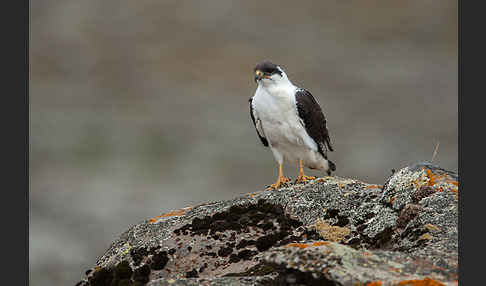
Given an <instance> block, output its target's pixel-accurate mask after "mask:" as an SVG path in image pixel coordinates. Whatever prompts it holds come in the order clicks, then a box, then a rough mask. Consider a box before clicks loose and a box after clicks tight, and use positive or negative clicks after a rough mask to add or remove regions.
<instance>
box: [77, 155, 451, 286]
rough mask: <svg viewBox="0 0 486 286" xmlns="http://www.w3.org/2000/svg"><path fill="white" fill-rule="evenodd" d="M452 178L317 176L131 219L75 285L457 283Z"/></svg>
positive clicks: (414, 173)
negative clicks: (381, 180) (378, 181)
mask: <svg viewBox="0 0 486 286" xmlns="http://www.w3.org/2000/svg"><path fill="white" fill-rule="evenodd" d="M458 186H459V183H458V176H457V174H455V173H452V172H449V171H447V170H443V169H441V168H440V167H438V166H435V165H432V164H430V163H417V164H414V165H411V166H408V167H405V168H403V169H401V170H398V171H397V172H395V173H394V174H393V175H392V176H390V178H388V179H387V181H386V182H385V184H384V185H383V186H380V185H372V184H367V183H364V182H360V181H358V180H353V179H347V178H339V177H323V178H318V179H316V180H313V181H310V182H308V183H306V184H292V183H289V184H287V185H286V186H285V187H283V188H281V189H279V190H277V191H261V192H256V193H251V194H248V195H245V196H242V197H238V198H235V199H233V200H228V201H220V202H208V203H204V204H200V205H197V206H191V207H187V208H183V209H180V210H174V211H171V212H168V213H165V214H162V215H160V216H157V217H154V218H152V219H149V220H147V221H145V222H142V223H140V224H137V225H134V226H132V227H131V228H130V229H129V230H128V231H126V232H125V233H123V234H121V236H120V237H119V238H118V239H117V240H116V241H114V242H113V243H112V244H111V246H110V247H109V249H108V250H107V251H106V252H105V253H104V254H103V255H102V256H101V257H100V258H99V259H98V261H97V263H96V265H95V267H93V268H92V269H90V270H88V271H87V272H86V275H85V276H84V277H83V279H82V280H81V281H80V282H79V283H78V284H77V285H113V286H115V285H151V286H158V285H369V286H372V285H457V267H458V233H457V223H458V195H459V192H458Z"/></svg>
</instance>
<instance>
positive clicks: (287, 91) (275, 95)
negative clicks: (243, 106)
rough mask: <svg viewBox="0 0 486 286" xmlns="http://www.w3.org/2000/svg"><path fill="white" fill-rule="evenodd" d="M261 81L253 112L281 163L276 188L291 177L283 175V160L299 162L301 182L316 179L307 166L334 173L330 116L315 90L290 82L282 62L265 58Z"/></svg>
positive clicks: (256, 74) (257, 77)
mask: <svg viewBox="0 0 486 286" xmlns="http://www.w3.org/2000/svg"><path fill="white" fill-rule="evenodd" d="M254 79H255V82H256V83H257V84H258V87H257V89H256V91H255V95H254V96H253V97H251V98H250V100H249V102H250V116H251V119H252V121H253V124H254V126H255V129H256V132H257V135H258V137H259V138H260V140H261V141H262V143H263V145H264V146H266V147H270V149H271V150H272V153H273V156H274V157H275V160H276V161H277V163H278V164H279V176H278V179H277V182H276V183H275V184H272V185H271V186H270V187H269V188H268V189H269V190H276V189H278V188H279V187H280V186H281V185H282V184H283V183H286V182H288V181H290V179H289V178H287V177H285V176H284V175H283V168H282V164H283V163H286V164H295V165H297V164H298V166H299V175H298V177H297V180H296V181H297V182H298V183H300V182H305V181H307V180H312V179H315V177H309V176H306V175H304V170H303V166H306V167H307V168H309V169H317V170H321V171H324V172H326V173H327V175H331V171H335V170H336V165H335V164H334V163H333V162H331V161H330V160H329V159H327V151H333V148H332V145H331V139H330V138H329V132H328V130H327V127H326V118H325V117H324V114H323V113H322V110H321V107H320V106H319V104H318V103H317V101H316V100H315V99H314V97H313V96H312V94H311V93H310V92H309V91H307V90H305V89H303V88H299V87H296V86H295V85H293V84H292V82H290V80H289V79H288V77H287V74H285V71H284V70H283V69H282V67H280V66H279V65H276V64H273V63H271V62H269V61H263V62H261V63H259V64H257V65H256V67H255V68H254Z"/></svg>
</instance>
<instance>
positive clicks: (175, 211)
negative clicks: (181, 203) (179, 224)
mask: <svg viewBox="0 0 486 286" xmlns="http://www.w3.org/2000/svg"><path fill="white" fill-rule="evenodd" d="M189 210H192V207H187V208H183V209H179V210H174V211H170V212H168V213H165V214H161V215H158V216H155V217H153V218H151V219H150V220H149V221H150V222H152V223H153V222H156V221H157V220H158V219H160V218H165V217H172V216H181V215H183V214H185V213H186V211H189Z"/></svg>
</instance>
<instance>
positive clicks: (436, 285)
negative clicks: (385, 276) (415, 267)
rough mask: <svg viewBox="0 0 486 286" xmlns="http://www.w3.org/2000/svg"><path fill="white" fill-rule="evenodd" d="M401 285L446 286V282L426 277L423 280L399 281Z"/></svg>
mask: <svg viewBox="0 0 486 286" xmlns="http://www.w3.org/2000/svg"><path fill="white" fill-rule="evenodd" d="M398 285H399V286H445V284H444V283H442V282H439V281H436V280H433V279H430V278H425V279H423V280H404V281H400V283H398Z"/></svg>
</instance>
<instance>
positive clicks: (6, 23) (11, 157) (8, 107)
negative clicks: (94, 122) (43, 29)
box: [0, 0, 35, 285]
mask: <svg viewBox="0 0 486 286" xmlns="http://www.w3.org/2000/svg"><path fill="white" fill-rule="evenodd" d="M34 1H35V0H34ZM2 8H3V9H2V16H3V17H2V22H3V23H2V24H3V25H1V28H0V30H1V32H2V36H3V39H2V40H3V41H2V45H0V46H1V48H2V56H3V57H2V58H3V61H2V70H3V76H2V104H1V107H2V116H1V117H2V120H1V123H2V124H1V126H2V135H3V136H2V137H1V139H2V140H0V142H1V143H2V145H3V146H2V147H3V148H2V151H3V152H2V153H3V156H2V163H3V164H2V165H3V167H4V168H3V171H2V176H1V178H2V192H1V194H2V199H3V206H2V208H1V212H0V215H1V216H2V219H3V221H2V222H3V224H2V236H1V237H2V250H3V251H4V252H3V259H2V272H3V273H4V274H3V275H2V281H1V284H4V285H28V284H29V262H28V259H29V257H28V249H29V169H28V160H29V137H28V129H29V100H28V96H29V94H28V91H29V85H28V77H29V72H28V71H29V49H28V45H29V44H28V41H29V20H30V19H29V1H28V0H24V1H9V2H5V3H4V5H3V7H2Z"/></svg>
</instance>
